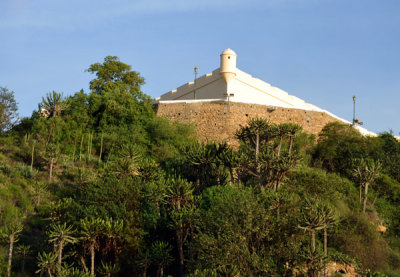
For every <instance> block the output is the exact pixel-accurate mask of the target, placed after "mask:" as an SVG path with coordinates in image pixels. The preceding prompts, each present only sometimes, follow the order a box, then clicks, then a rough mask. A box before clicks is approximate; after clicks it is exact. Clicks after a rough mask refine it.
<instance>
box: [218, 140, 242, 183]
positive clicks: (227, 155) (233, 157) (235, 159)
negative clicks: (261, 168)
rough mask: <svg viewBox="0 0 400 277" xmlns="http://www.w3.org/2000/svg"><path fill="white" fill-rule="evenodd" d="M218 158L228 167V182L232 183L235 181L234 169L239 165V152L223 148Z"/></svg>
mask: <svg viewBox="0 0 400 277" xmlns="http://www.w3.org/2000/svg"><path fill="white" fill-rule="evenodd" d="M218 158H219V159H220V160H221V161H222V163H223V165H224V166H225V167H227V168H228V171H229V175H230V180H229V184H230V185H232V184H233V183H234V182H235V177H234V170H235V169H237V168H238V166H239V160H240V156H239V154H238V153H237V152H236V151H235V150H233V149H232V148H225V149H223V151H222V152H221V153H220V155H219V157H218Z"/></svg>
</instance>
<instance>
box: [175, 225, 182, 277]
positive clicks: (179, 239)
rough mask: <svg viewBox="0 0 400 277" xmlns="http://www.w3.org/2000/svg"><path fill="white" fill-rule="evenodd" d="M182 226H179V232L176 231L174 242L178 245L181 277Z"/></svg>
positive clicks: (180, 274)
mask: <svg viewBox="0 0 400 277" xmlns="http://www.w3.org/2000/svg"><path fill="white" fill-rule="evenodd" d="M182 232H183V231H182V226H180V228H179V230H177V231H176V242H177V244H178V252H179V276H180V277H183V270H184V264H183V239H182Z"/></svg>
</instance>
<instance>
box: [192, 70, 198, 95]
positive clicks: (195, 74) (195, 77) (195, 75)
mask: <svg viewBox="0 0 400 277" xmlns="http://www.w3.org/2000/svg"><path fill="white" fill-rule="evenodd" d="M197 71H198V68H197V66H196V67H195V68H194V89H193V98H194V100H196V82H197Z"/></svg>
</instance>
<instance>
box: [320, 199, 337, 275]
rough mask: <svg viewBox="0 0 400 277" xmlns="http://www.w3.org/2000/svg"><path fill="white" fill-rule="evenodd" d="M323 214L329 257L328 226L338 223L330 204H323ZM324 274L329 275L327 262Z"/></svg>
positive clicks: (325, 247) (325, 245)
mask: <svg viewBox="0 0 400 277" xmlns="http://www.w3.org/2000/svg"><path fill="white" fill-rule="evenodd" d="M321 215H322V220H323V221H324V228H323V229H324V257H325V258H327V257H328V228H330V227H332V226H333V225H335V224H336V222H337V220H336V216H335V213H334V210H333V208H332V206H330V205H326V204H324V205H322V207H321ZM324 271H325V272H324V274H325V276H327V268H326V264H325V266H324Z"/></svg>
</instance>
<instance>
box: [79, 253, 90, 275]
mask: <svg viewBox="0 0 400 277" xmlns="http://www.w3.org/2000/svg"><path fill="white" fill-rule="evenodd" d="M79 258H80V260H81V263H82V266H83V270H84V271H85V272H86V273H87V272H88V268H87V266H86V263H85V259H84V258H83V256H81V255H79Z"/></svg>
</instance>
